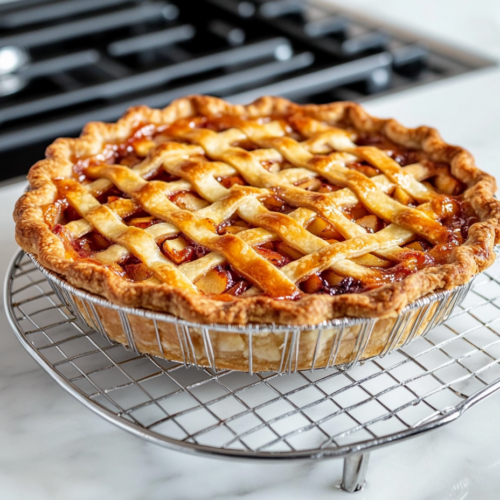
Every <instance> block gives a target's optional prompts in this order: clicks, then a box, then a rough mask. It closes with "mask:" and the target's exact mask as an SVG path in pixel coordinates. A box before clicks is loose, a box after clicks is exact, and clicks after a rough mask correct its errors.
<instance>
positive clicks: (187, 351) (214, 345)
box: [28, 254, 473, 373]
mask: <svg viewBox="0 0 500 500" xmlns="http://www.w3.org/2000/svg"><path fill="white" fill-rule="evenodd" d="M28 255H29V256H30V258H31V259H32V261H33V263H34V264H35V265H36V267H37V268H38V269H39V270H40V271H41V272H42V273H43V275H44V276H45V277H46V278H47V280H48V282H49V284H50V285H51V287H52V289H53V290H54V292H55V293H56V295H57V296H58V297H59V299H60V300H61V301H62V303H63V304H65V305H66V307H67V308H68V309H69V310H70V311H71V312H72V313H73V314H74V315H75V316H77V317H78V318H79V319H80V320H81V321H83V322H84V323H85V324H87V325H88V326H89V327H90V328H93V329H95V330H97V331H98V332H100V333H101V334H102V335H103V336H104V337H105V338H107V339H108V340H109V341H111V342H118V343H120V344H123V345H124V346H126V347H127V348H128V349H131V350H133V351H135V352H137V353H148V354H153V355H155V356H159V357H162V358H164V359H167V360H169V361H177V362H182V363H184V364H185V365H186V366H196V367H207V368H212V369H213V370H215V371H217V370H224V369H230V370H237V371H244V372H248V373H255V372H278V373H291V372H295V371H297V370H314V369H320V368H323V369H324V368H329V367H333V366H339V367H342V368H343V369H347V368H350V367H351V366H353V365H354V364H356V363H357V362H359V361H363V360H367V359H369V358H373V357H377V356H379V357H382V356H385V355H386V354H388V353H389V352H391V351H393V350H395V349H398V348H400V347H402V346H404V345H407V344H408V343H410V342H411V341H412V340H414V339H415V338H417V337H419V336H422V335H425V334H426V333H427V332H428V331H429V330H430V329H432V328H433V327H435V326H437V325H439V324H440V323H442V322H443V321H445V320H446V319H447V318H448V316H449V315H450V314H451V312H452V311H453V308H454V307H455V306H456V305H458V304H460V303H461V301H462V300H463V299H464V298H465V296H466V295H467V292H468V291H469V289H470V287H471V285H472V283H473V280H471V281H469V282H468V283H466V284H465V285H461V286H458V287H456V288H454V289H452V290H443V291H438V292H433V293H430V294H428V295H426V296H425V297H422V298H420V299H418V300H416V301H414V302H412V303H411V304H409V305H407V306H406V307H405V308H404V309H402V310H401V312H400V313H399V314H397V315H393V316H389V317H383V318H338V319H333V320H331V321H327V322H324V323H321V324H317V325H300V326H287V325H277V324H247V325H224V324H202V323H194V322H189V321H185V320H182V319H179V318H177V317H175V316H172V315H170V314H166V313H160V312H154V311H149V310H146V309H140V308H131V307H124V306H119V305H116V304H113V303H111V302H109V301H107V300H106V299H104V298H102V297H99V296H98V295H94V294H91V293H89V292H86V291H84V290H81V289H79V288H76V287H74V286H73V285H71V284H69V283H68V282H67V281H65V280H64V279H62V278H61V277H60V276H59V275H57V274H56V273H54V272H53V271H50V270H48V269H47V268H45V267H44V266H42V265H41V264H40V263H39V262H38V261H37V259H36V257H35V256H34V255H32V254H28Z"/></svg>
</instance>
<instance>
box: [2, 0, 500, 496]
mask: <svg viewBox="0 0 500 500" xmlns="http://www.w3.org/2000/svg"><path fill="white" fill-rule="evenodd" d="M336 3H338V4H339V3H340V4H342V3H345V4H349V5H350V7H359V8H362V9H363V10H364V11H365V13H366V12H367V11H368V9H371V10H373V11H374V12H375V13H376V14H377V15H384V14H385V13H389V15H390V16H392V17H393V18H394V19H396V20H400V21H401V22H403V21H404V22H405V23H407V24H408V25H409V26H412V25H414V26H419V27H420V28H422V27H424V30H425V29H427V31H428V32H429V33H434V34H439V33H438V32H439V29H438V27H439V26H444V29H443V30H442V32H441V33H440V34H441V36H442V37H443V38H448V39H451V40H455V41H457V40H459V41H461V42H463V44H465V45H466V44H467V43H469V45H470V46H473V47H476V48H477V47H478V46H479V45H480V44H481V43H482V41H484V40H486V39H487V40H488V41H489V43H490V46H489V48H488V50H489V51H490V52H491V53H494V54H495V56H496V57H499V58H500V24H498V23H500V4H499V3H498V2H496V1H488V0H476V1H475V2H468V1H467V0H460V1H454V2H452V1H451V0H437V1H432V2H431V0H427V1H420V0H419V1H418V2H417V1H415V0H407V1H405V2H396V0H392V1H391V0H383V1H382V0H381V1H379V2H377V3H376V5H375V3H373V2H371V1H369V0H349V2H347V0H346V1H344V2H336ZM403 4H404V7H403ZM450 9H454V11H453V15H451V14H450ZM408 13H410V14H411V16H407V14H408ZM445 13H447V17H446V19H445V18H444V17H443V23H442V24H440V22H439V16H440V15H443V16H444V14H445ZM485 19H486V20H488V23H486V25H485V26H480V25H479V20H485ZM494 23H497V24H498V27H497V28H496V29H495V30H494V29H493V28H492V27H491V26H497V25H495V24H494ZM465 31H466V32H467V35H466V36H465V35H464V32H465ZM499 88H500V71H499V70H498V69H489V70H485V71H481V72H479V73H476V74H474V75H470V76H462V77H459V78H457V79H455V80H453V81H449V80H448V81H446V82H442V83H436V84H434V85H431V86H428V87H423V88H419V89H415V90H410V91H408V92H405V93H402V94H399V95H395V96H390V97H387V98H383V99H379V100H376V101H372V102H370V103H369V104H368V108H369V110H370V111H371V112H373V113H374V114H377V115H380V116H397V117H398V119H399V120H400V121H401V122H403V123H404V124H406V125H410V126H413V125H418V124H422V123H429V124H432V125H434V126H436V127H438V128H439V129H440V130H441V132H442V134H443V136H444V138H445V139H446V140H447V141H449V142H451V143H458V144H461V145H464V146H466V147H467V148H469V149H470V150H471V151H472V152H473V153H474V155H475V156H476V158H477V160H478V164H479V165H480V166H481V168H483V169H484V170H487V171H490V172H491V173H494V174H496V175H498V176H499V177H500V165H499V156H500V155H499V153H498V147H499V146H498V145H499V139H498V137H499V136H500V99H499V98H498V89H499ZM4 167H5V166H4ZM22 188H23V186H22V185H21V184H16V185H12V186H7V187H3V188H2V189H0V210H1V212H2V213H3V214H5V216H4V217H2V218H1V219H0V235H1V244H0V274H1V275H2V276H3V275H4V274H5V270H6V268H7V265H8V261H9V260H10V257H11V256H12V255H13V254H14V252H15V249H16V245H15V242H14V238H13V223H12V222H11V220H10V217H9V214H10V213H11V212H12V208H13V205H14V203H15V200H16V199H17V197H18V196H19V194H20V193H21V191H22ZM0 324H1V327H2V329H1V335H0V499H1V500H17V499H22V500H24V499H28V500H46V499H47V500H48V499H51V500H59V499H61V500H73V499H75V500H80V499H81V500H86V499H90V498H92V499H104V498H106V499H121V500H132V499H133V500H136V499H137V500H139V499H147V500H149V499H151V500H156V499H158V500H160V499H162V500H163V499H173V500H174V499H175V500H177V499H178V500H181V499H186V500H188V499H189V500H194V499H196V500H197V499H200V500H202V499H221V500H222V499H234V498H245V499H247V500H254V499H255V500H256V499H259V500H260V499H266V500H267V499H269V500H285V499H286V500H306V499H307V500H309V499H313V498H314V499H315V500H323V499H324V500H334V499H338V500H342V499H347V498H352V499H359V500H361V499H363V500H382V499H383V500H393V499H394V500H399V499H404V500H427V499H428V500H434V499H440V500H464V499H467V500H476V499H477V500H488V499H497V498H499V495H500V493H499V492H500V451H499V450H500V424H499V422H500V394H496V395H494V396H493V397H491V398H489V399H488V400H486V401H484V402H483V403H481V404H480V405H478V406H477V407H474V408H473V409H471V410H470V411H468V412H467V413H466V414H465V415H463V416H462V417H461V418H460V419H458V421H456V422H453V423H452V424H450V425H448V426H446V427H444V428H441V429H439V430H437V431H434V432H431V433H427V434H426V435H422V436H419V437H417V438H414V439H411V440H408V441H405V442H402V443H399V444H397V445H395V446H389V447H386V448H383V449H380V450H377V451H375V452H373V453H372V456H371V458H370V464H369V469H368V474H367V484H366V487H365V489H364V490H363V491H361V492H359V493H356V494H354V495H350V494H347V493H344V492H342V491H340V490H339V489H338V487H337V486H338V483H339V482H340V478H341V474H342V461H341V460H325V461H321V462H311V461H309V462H308V461H302V462H293V463H267V462H266V463H261V462H248V461H237V460H220V459H213V458H204V457H199V456H192V455H188V454H184V453H179V452H174V451H170V450H168V449H164V448H160V447H158V446H155V445H152V444H149V443H146V442H145V441H142V440H140V439H139V438H137V437H134V436H131V435H129V434H127V433H126V432H124V431H122V430H119V429H117V428H115V427H114V426H113V425H111V424H109V423H107V422H105V421H104V420H102V419H101V418H99V417H98V416H96V415H94V414H93V413H92V412H90V411H89V410H87V409H85V408H84V407H83V406H81V405H80V404H79V403H78V402H77V401H76V400H74V399H73V398H72V397H71V396H70V395H69V394H67V393H66V392H65V391H63V390H62V389H61V388H60V387H59V386H58V385H57V384H56V383H55V382H54V381H53V380H52V379H51V378H50V377H49V376H48V375H46V374H45V372H44V371H43V370H42V369H40V368H39V367H38V365H37V364H36V363H35V362H34V361H33V360H32V359H31V358H30V356H29V355H28V354H27V353H26V352H25V351H24V349H23V348H22V347H21V345H20V344H19V343H18V341H17V340H16V338H15V337H14V334H13V333H12V332H11V330H10V327H9V325H8V323H7V321H6V319H5V314H4V312H3V311H2V312H1V313H0Z"/></svg>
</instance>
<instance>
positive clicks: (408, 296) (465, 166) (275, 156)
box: [14, 96, 500, 364]
mask: <svg viewBox="0 0 500 500" xmlns="http://www.w3.org/2000/svg"><path fill="white" fill-rule="evenodd" d="M387 145H390V147H389V146H387ZM398 152H402V153H403V157H404V158H403V157H398ZM405 155H406V156H405ZM46 156H47V158H46V159H45V160H42V161H40V162H38V163H37V164H36V165H35V166H33V167H32V169H31V171H30V173H29V176H28V179H29V183H30V190H29V191H28V192H26V193H25V194H24V195H23V196H22V197H21V199H20V200H19V201H18V203H17V206H16V210H15V214H14V218H15V221H16V223H17V225H16V238H17V241H18V243H19V245H20V246H21V247H22V248H23V249H24V250H26V251H28V252H30V253H32V254H34V255H35V256H36V258H37V259H38V261H39V262H40V263H41V264H42V265H43V266H45V267H47V268H48V269H51V270H53V271H55V272H57V273H59V274H60V275H62V276H63V277H64V278H65V279H66V280H67V281H68V282H69V283H71V284H72V285H74V286H76V287H79V288H82V289H85V290H88V291H90V292H93V293H95V294H98V295H101V296H104V297H106V298H107V299H108V300H109V301H111V302H114V303H116V304H119V305H125V306H131V307H141V308H147V309H153V310H156V311H164V312H168V313H171V314H173V315H175V316H178V317H180V318H184V319H187V320H191V321H197V322H202V323H239V324H246V323H252V322H257V323H273V322H274V323H279V324H290V325H294V324H295V325H297V324H318V323H320V322H322V321H325V320H329V319H332V318H337V317H344V316H352V317H378V318H381V317H385V316H394V315H395V314H396V313H397V312H398V311H400V310H401V309H402V308H403V307H405V306H406V305H407V304H408V303H410V302H412V301H414V300H415V299H417V298H419V297H422V296H424V295H426V294H428V293H429V292H432V291H436V290H441V289H451V288H454V287H456V286H458V285H460V284H463V283H466V282H468V281H469V280H470V279H471V278H472V277H473V276H474V275H475V274H477V273H478V272H480V271H482V270H483V269H485V268H486V267H488V266H489V265H491V264H492V262H493V261H494V252H493V247H494V244H495V242H496V241H498V239H499V236H500V233H499V224H498V221H499V217H500V206H499V203H498V202H497V201H496V200H495V199H494V197H493V194H494V192H495V191H496V185H495V180H494V179H493V178H492V177H491V176H490V175H488V174H486V173H484V172H482V171H480V170H479V169H478V168H477V167H476V166H475V164H474V160H473V158H472V156H471V155H470V154H469V153H468V152H467V151H465V150H464V149H462V148H460V147H456V146H450V145H448V144H446V143H444V142H443V141H442V139H441V138H440V136H439V134H438V133H437V131H436V130H434V129H431V128H428V127H419V128H416V129H408V128H405V127H403V126H402V125H400V124H399V123H397V122H396V121H394V120H383V119H378V118H374V117H372V116H370V115H368V114H367V113H366V111H364V109H363V108H362V107H361V106H359V105H357V104H354V103H350V102H337V103H333V104H328V105H321V106H316V105H307V106H299V105H296V104H293V103H291V102H289V101H287V100H285V99H281V98H275V97H263V98H261V99H259V100H257V101H255V102H254V103H253V104H250V105H248V106H239V105H231V104H228V103H226V102H224V101H222V100H220V99H217V98H213V97H207V96H191V97H187V98H183V99H179V100H177V101H175V102H174V103H172V104H171V105H170V106H168V107H167V108H165V109H163V110H153V109H149V108H146V107H138V108H133V109H131V110H129V111H128V113H127V114H126V115H125V116H124V117H123V118H122V119H121V120H119V121H118V122H117V123H116V124H104V123H90V124H88V125H87V126H86V127H85V129H84V131H83V133H82V135H81V137H80V138H77V139H58V140H57V141H55V142H54V143H53V144H52V145H51V146H49V148H48V149H47V155H46ZM402 158H403V159H402ZM412 158H414V159H415V161H410V160H411V159H412ZM469 226H470V227H469ZM89 235H91V236H89ZM96 242H97V243H96ZM117 335H118V334H117ZM144 349H146V350H147V346H145V347H144ZM264 358H265V356H264ZM236 364H237V363H236Z"/></svg>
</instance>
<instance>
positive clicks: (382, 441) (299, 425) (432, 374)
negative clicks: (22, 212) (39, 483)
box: [4, 252, 500, 491]
mask: <svg viewBox="0 0 500 500" xmlns="http://www.w3.org/2000/svg"><path fill="white" fill-rule="evenodd" d="M4 298H5V310H6V311H7V313H8V317H9V320H10V322H11V325H12V327H13V329H14V331H15V333H16V335H17V337H18V339H19V340H20V342H21V344H22V345H23V346H24V347H25V348H26V349H27V350H28V352H29V353H30V354H31V355H32V356H33V357H34V358H35V360H36V361H37V362H38V363H39V364H40V365H41V366H42V368H43V369H44V370H45V371H47V372H48V373H49V374H50V375H51V376H52V377H53V378H54V379H55V380H56V381H57V382H58V383H59V384H60V385H61V386H62V387H63V388H65V389H66V390H67V391H69V392H70V393H71V394H72V395H73V396H75V397H76V398H77V399H78V400H79V401H80V402H82V403H83V404H84V405H85V406H87V407H88V408H90V409H92V410H93V411H94V412H96V413H97V414H99V415H100V416H102V417H104V418H105V419H107V420H108V421H111V422H112V423H114V424H116V425H118V426H119V427H121V428H123V429H125V430H128V431H129V432H132V433H134V434H136V435H138V436H140V437H142V438H144V439H146V440H148V441H151V442H154V443H156V444H159V445H162V446H167V447H170V448H174V449H178V450H183V451H188V452H193V453H196V452H201V453H206V454H211V455H219V456H221V455H222V456H226V457H243V458H264V459H303V458H310V459H320V458H328V457H343V458H345V461H344V477H343V482H342V487H343V488H344V489H345V490H347V491H357V490H359V489H360V488H361V487H362V485H363V481H364V475H365V473H366V468H367V463H368V454H369V451H371V450H372V449H374V448H376V447H380V446H383V445H386V444H390V443H394V442H396V441H399V440H401V439H404V438H408V437H410V436H414V435H416V434H419V433H421V432H425V431H429V430H431V429H435V428H437V427H439V426H441V425H444V424H446V423H449V422H451V421H453V420H455V419H456V418H458V417H459V416H460V415H461V414H462V413H463V412H464V411H466V410H467V409H468V408H470V407H471V406H473V405H474V404H476V403H478V402H479V401H481V400H482V399H484V398H485V397H487V396H488V395H490V394H492V393H494V392H495V391H496V390H498V389H500V314H499V312H500V260H497V262H496V263H495V264H494V265H493V266H492V267H491V268H490V269H488V270H487V272H485V273H483V274H481V275H479V276H478V277H477V278H476V280H475V282H474V284H473V286H472V289H471V291H470V292H469V293H468V294H467V296H466V297H465V299H464V300H463V301H462V303H461V304H460V305H459V306H457V307H456V308H455V310H454V312H453V313H452V314H451V315H450V317H449V318H448V319H447V320H446V321H445V322H444V323H443V324H441V325H440V326H438V327H436V328H434V329H432V330H431V331H430V332H428V333H427V334H426V335H425V336H424V337H418V338H416V339H415V340H414V341H413V342H411V343H410V344H408V345H406V346H404V347H402V348H400V349H399V350H397V351H393V352H392V353H389V354H388V355H386V356H384V357H379V358H374V359H371V360H368V361H365V362H362V363H358V364H357V365H355V366H354V367H350V368H349V369H348V370H346V369H344V368H342V367H336V368H328V369H316V370H314V371H299V372H296V373H292V374H288V375H283V374H277V373H254V374H248V373H242V372H236V371H230V370H220V371H214V370H212V369H210V368H192V367H187V366H185V365H184V364H183V363H177V362H170V361H167V360H164V359H161V358H157V357H154V356H149V355H145V354H138V353H136V352H133V351H131V350H127V349H126V348H125V347H124V346H122V345H120V344H114V343H112V342H110V341H109V340H107V339H106V338H105V337H103V336H102V335H101V334H100V333H98V332H96V331H95V330H92V329H90V328H89V327H88V326H87V325H86V324H85V323H83V322H82V321H81V320H80V319H78V318H77V317H75V316H74V315H73V313H72V312H71V311H70V310H69V309H68V308H67V306H66V305H65V304H64V303H62V302H61V301H60V299H59V297H58V295H57V294H56V293H55V292H54V290H53V289H52V288H51V286H50V284H49V282H48V281H47V279H46V278H45V276H44V275H43V274H42V273H41V272H40V271H39V270H38V269H37V268H36V266H35V265H34V264H33V262H32V260H31V259H30V258H29V257H28V256H27V255H26V254H24V253H23V252H19V253H18V254H17V255H16V256H15V257H14V259H13V261H12V263H11V266H10V268H9V271H8V273H7V276H6V281H5V294H4Z"/></svg>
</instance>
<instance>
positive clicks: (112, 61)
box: [0, 0, 491, 181]
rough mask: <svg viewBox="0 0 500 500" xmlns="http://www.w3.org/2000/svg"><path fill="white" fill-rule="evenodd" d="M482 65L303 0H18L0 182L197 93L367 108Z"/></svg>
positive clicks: (2, 47) (1, 32)
mask: <svg viewBox="0 0 500 500" xmlns="http://www.w3.org/2000/svg"><path fill="white" fill-rule="evenodd" d="M489 64H491V63H490V62H489V61H487V60H485V59H481V58H477V57H473V56H471V55H469V54H464V53H463V52H458V51H456V50H453V49H451V48H449V47H444V46H442V45H436V44H435V43H432V42H429V41H422V40H421V39H419V38H418V37H417V36H412V35H411V34H408V33H405V32H403V31H399V30H398V29H397V27H391V26H380V23H374V22H373V21H370V20H369V19H361V18H360V17H359V16H355V15H352V14H347V13H345V12H341V11H335V10H333V9H332V8H331V7H330V8H328V9H325V8H322V7H319V6H317V5H316V6H313V5H312V4H309V3H306V2H303V1H301V0H268V1H262V0H258V1H255V0H254V1H247V0H205V1H203V0H178V1H164V0H148V1H146V0H142V1H141V0H85V1H83V0H58V1H46V0H22V1H18V2H15V3H11V4H3V5H0V165H1V168H0V181H2V180H6V179H9V178H13V177H16V176H20V175H24V174H26V172H27V171H28V169H29V167H30V166H31V165H32V164H33V163H34V162H35V161H36V160H38V159H40V158H42V157H43V152H44V149H45V147H46V146H47V144H49V143H50V142H51V141H52V140H53V139H54V138H55V137H57V136H72V135H77V134H78V133H79V131H80V130H81V128H82V126H83V125H84V124H85V123H86V122H88V121H90V120H104V121H114V120H115V119H116V118H118V117H119V116H120V115H122V114H123V112H124V110H125V109H126V108H127V107H129V106H132V105H136V104H147V105H149V106H152V107H162V106H165V105H167V104H168V103H169V102H170V101H171V100H172V99H175V98H177V97H180V96H183V95H186V94H191V93H205V94H212V95H216V96H220V97H224V98H226V99H228V100H230V101H233V102H249V101H251V100H253V99H255V98H256V97H259V96H260V95H264V94H272V95H282V96H284V97H288V98H290V99H293V100H295V101H296V102H299V103H304V102H315V103H323V102H330V101H334V100H344V99H349V100H365V99H367V98H370V97H372V96H378V95H381V94H383V93H387V92H395V91H399V90H402V89H405V88H408V87H411V86H415V85H421V84H424V83H428V82H432V81H435V80H438V79H442V78H447V77H450V76H454V75H457V74H461V73H464V72H467V71H472V70H474V69H477V68H481V67H484V66H487V65H489Z"/></svg>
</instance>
